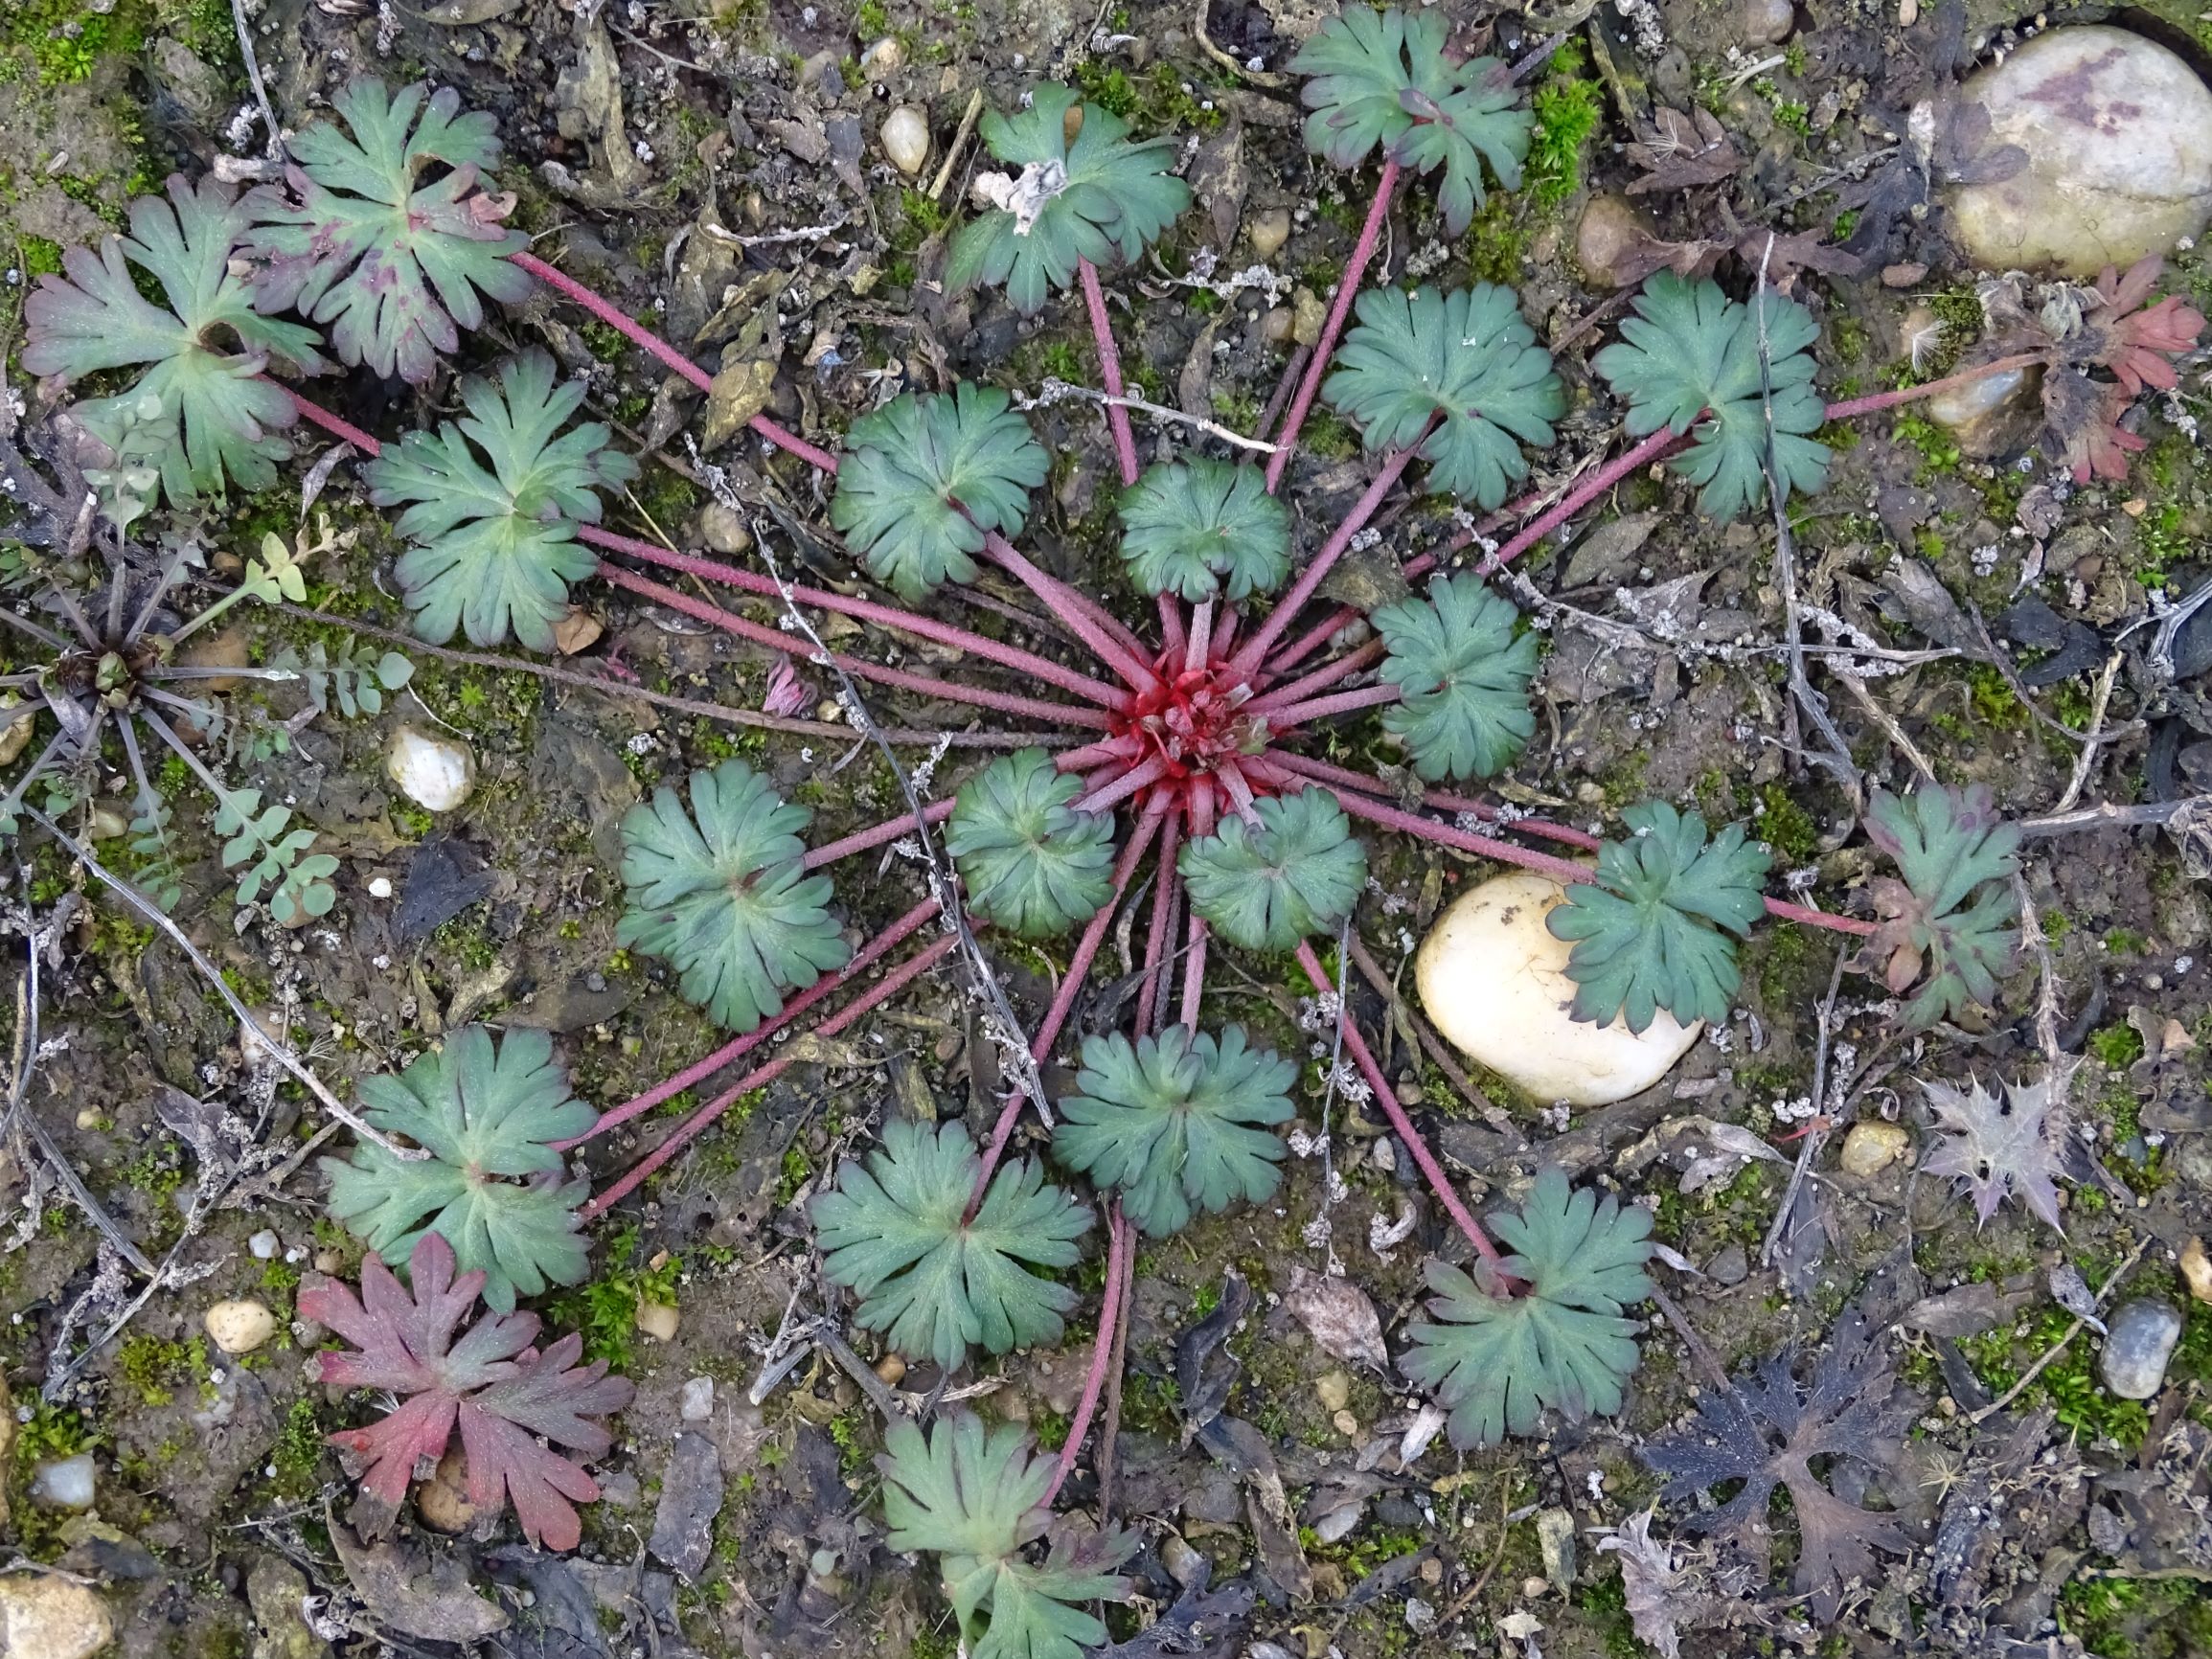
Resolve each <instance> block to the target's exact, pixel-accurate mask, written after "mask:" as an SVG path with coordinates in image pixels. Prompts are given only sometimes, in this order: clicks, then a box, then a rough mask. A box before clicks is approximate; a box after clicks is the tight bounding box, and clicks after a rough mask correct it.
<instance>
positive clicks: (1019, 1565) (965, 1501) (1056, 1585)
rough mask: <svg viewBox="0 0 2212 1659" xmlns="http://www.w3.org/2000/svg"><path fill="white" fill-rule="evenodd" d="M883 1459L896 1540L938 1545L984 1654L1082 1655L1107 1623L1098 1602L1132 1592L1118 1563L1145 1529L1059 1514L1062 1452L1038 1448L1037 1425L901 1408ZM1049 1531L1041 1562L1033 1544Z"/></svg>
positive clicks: (956, 1600)
mask: <svg viewBox="0 0 2212 1659" xmlns="http://www.w3.org/2000/svg"><path fill="white" fill-rule="evenodd" d="M883 1445H884V1451H883V1455H881V1456H880V1457H878V1459H877V1460H876V1466H877V1467H878V1469H879V1470H881V1471H882V1475H883V1517H884V1521H885V1524H886V1526H887V1527H888V1529H889V1532H888V1536H887V1541H888V1542H889V1544H890V1546H891V1548H892V1549H894V1550H899V1551H927V1552H929V1553H931V1554H933V1555H935V1556H936V1557H938V1567H939V1570H940V1572H941V1573H942V1575H943V1579H944V1585H945V1595H946V1600H947V1601H949V1602H951V1603H952V1608H953V1611H954V1613H955V1614H957V1615H958V1617H959V1620H960V1628H961V1636H962V1640H963V1645H964V1646H965V1647H966V1648H967V1649H968V1651H969V1654H970V1655H971V1656H972V1659H1080V1655H1081V1654H1082V1651H1083V1648H1089V1647H1094V1646H1096V1645H1097V1644H1099V1643H1101V1642H1104V1641H1105V1640H1106V1626H1105V1625H1102V1624H1101V1623H1100V1622H1099V1621H1098V1620H1097V1619H1096V1618H1094V1617H1093V1616H1092V1615H1091V1614H1090V1613H1088V1612H1086V1611H1085V1610H1084V1609H1083V1605H1082V1603H1083V1602H1094V1601H1104V1602H1126V1601H1127V1600H1129V1580H1128V1579H1125V1578H1123V1577H1122V1576H1120V1575H1119V1574H1117V1573H1116V1572H1114V1570H1113V1569H1114V1568H1116V1567H1118V1566H1120V1565H1121V1564H1122V1563H1123V1562H1124V1561H1127V1560H1128V1559H1129V1557H1131V1556H1133V1555H1134V1554H1135V1553H1136V1550H1137V1542H1138V1541H1137V1539H1136V1537H1135V1536H1134V1535H1133V1534H1129V1533H1127V1532H1124V1531H1122V1530H1120V1529H1119V1528H1115V1529H1112V1530H1109V1531H1107V1532H1104V1533H1081V1532H1078V1531H1077V1530H1076V1529H1074V1528H1073V1527H1070V1526H1068V1525H1066V1524H1065V1523H1060V1524H1058V1525H1056V1524H1055V1522H1054V1519H1053V1515H1052V1511H1051V1510H1050V1508H1049V1507H1048V1504H1049V1500H1048V1497H1047V1494H1048V1493H1049V1492H1050V1490H1051V1489H1052V1474H1053V1460H1052V1459H1051V1458H1050V1457H1036V1458H1033V1457H1031V1456H1030V1446H1029V1435H1028V1432H1027V1431H1026V1430H1024V1429H1022V1428H1019V1427H1017V1426H1015V1425H1013V1424H1001V1425H999V1426H997V1427H994V1428H986V1427H985V1426H984V1424H983V1422H982V1421H981V1420H980V1419H978V1418H977V1417H976V1416H975V1415H974V1414H973V1413H972V1412H969V1411H966V1410H957V1411H953V1412H951V1413H948V1414H947V1415H946V1416H944V1417H941V1418H939V1419H938V1420H937V1421H936V1422H935V1423H933V1424H932V1425H931V1426H930V1427H929V1428H928V1429H927V1430H926V1431H924V1429H922V1428H920V1427H919V1426H917V1425H916V1424H914V1423H912V1422H909V1421H906V1420H900V1421H897V1422H894V1423H892V1424H891V1425H890V1427H889V1428H888V1429H886V1430H885V1432H884V1436H883ZM1039 1538H1049V1540H1050V1551H1049V1554H1048V1555H1047V1556H1046V1557H1045V1559H1044V1560H1043V1561H1041V1562H1036V1561H1032V1560H1030V1559H1029V1558H1028V1557H1027V1555H1026V1554H1025V1546H1027V1545H1029V1544H1031V1543H1034V1542H1035V1541H1036V1540H1038V1539H1039Z"/></svg>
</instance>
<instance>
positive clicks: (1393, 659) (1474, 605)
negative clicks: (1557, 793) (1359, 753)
mask: <svg viewBox="0 0 2212 1659" xmlns="http://www.w3.org/2000/svg"><path fill="white" fill-rule="evenodd" d="M1519 620H1520V613H1519V612H1518V611H1516V610H1515V609H1514V608H1513V606H1512V604H1510V603H1509V602H1506V601H1505V600H1502V599H1500V598H1499V597H1498V596H1497V595H1496V594H1494V593H1493V592H1491V590H1490V589H1489V588H1487V587H1485V586H1484V585H1483V584H1482V580H1481V579H1480V578H1479V577H1474V576H1446V577H1439V578H1437V579H1436V580H1434V581H1431V582H1430V583H1429V584H1428V597H1427V598H1426V599H1406V600H1401V601H1400V602H1398V603H1396V604H1392V605H1385V606H1383V607H1382V608H1381V609H1380V610H1379V611H1376V612H1375V613H1374V614H1373V615H1372V616H1370V617H1369V618H1368V621H1369V622H1370V623H1371V624H1372V625H1374V628H1375V631H1376V632H1377V633H1379V634H1380V635H1381V636H1382V641H1383V644H1384V645H1386V646H1387V647H1389V649H1390V654H1389V655H1388V656H1387V657H1385V658H1383V660H1382V668H1381V675H1382V677H1383V678H1384V679H1385V680H1388V681H1389V682H1390V683H1391V684H1392V685H1394V686H1396V687H1397V688H1398V689H1399V691H1400V692H1401V693H1403V698H1402V701H1400V702H1397V703H1394V704H1392V705H1391V706H1389V707H1388V708H1385V709H1384V710H1383V711H1382V728H1383V730H1384V731H1386V732H1393V733H1396V734H1397V735H1398V736H1399V737H1401V738H1403V739H1405V747H1406V751H1407V753H1409V754H1410V755H1411V756H1412V757H1413V769H1414V770H1415V771H1416V772H1418V773H1420V774H1421V776H1422V777H1424V778H1427V779H1431V780H1434V779H1438V778H1452V779H1461V778H1488V777H1491V776H1493V775H1494V774H1495V773H1497V772H1501V771H1503V770H1504V769H1505V768H1506V767H1507V766H1509V765H1511V764H1512V763H1513V759H1514V757H1515V756H1516V755H1518V754H1519V753H1520V751H1521V746H1522V745H1523V744H1525V743H1526V742H1527V741H1528V740H1529V738H1530V737H1531V736H1532V735H1533V734H1534V733H1535V731H1536V715H1535V713H1534V711H1532V710H1531V709H1530V708H1529V703H1528V687H1529V681H1530V680H1531V679H1532V678H1534V677H1535V674H1536V664H1537V643H1536V636H1535V635H1534V634H1522V635H1520V636H1519V637H1518V638H1517V639H1516V637H1515V636H1514V625H1515V624H1516V623H1517V622H1518V621H1519Z"/></svg>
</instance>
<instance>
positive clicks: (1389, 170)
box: [1267, 161, 1398, 495]
mask: <svg viewBox="0 0 2212 1659" xmlns="http://www.w3.org/2000/svg"><path fill="white" fill-rule="evenodd" d="M1397 189H1398V163H1397V162H1395V161H1385V162H1384V163H1383V164H1382V176H1381V177H1380V179H1378V180H1377V181H1376V184H1375V200H1374V201H1373V202H1372V203H1371V204H1370V205H1369V206H1368V209H1367V222H1366V223H1365V224H1363V225H1361V226H1360V227H1359V239H1358V240H1357V242H1355V243H1353V244H1352V257H1351V259H1349V260H1347V261H1345V264H1344V280H1343V281H1342V282H1340V283H1338V284H1336V300H1335V303H1334V305H1332V306H1331V307H1329V320H1328V321H1327V322H1325V323H1323V324H1322V325H1321V338H1320V339H1319V340H1318V341H1317V342H1316V343H1315V344H1314V347H1313V355H1312V357H1311V359H1310V360H1309V361H1308V362H1307V364H1306V377H1305V378H1304V379H1303V380H1301V381H1299V382H1298V393H1297V396H1296V397H1295V398H1292V399H1291V400H1290V413H1289V414H1288V415H1287V416H1285V417H1284V419H1283V430H1282V432H1281V433H1280V434H1279V435H1278V436H1277V437H1276V439H1275V442H1276V443H1279V444H1281V445H1282V447H1281V448H1279V449H1277V450H1276V451H1275V453H1274V454H1273V455H1270V456H1269V457H1268V458H1267V493H1268V494H1270V495H1272V494H1274V492H1275V487H1276V486H1277V485H1278V484H1280V483H1282V481H1283V468H1284V467H1286V466H1289V465H1290V450H1291V448H1292V446H1293V445H1294V444H1296V443H1297V442H1298V429H1299V428H1300V427H1301V426H1303V425H1305V424H1306V412H1307V411H1308V410H1309V409H1311V408H1312V407H1313V395H1314V394H1315V393H1316V392H1318V391H1320V389H1321V375H1322V374H1323V372H1324V371H1325V370H1327V369H1328V367H1329V354H1330V353H1331V352H1334V351H1335V350H1336V336H1337V335H1338V334H1340V333H1342V332H1343V331H1344V319H1345V318H1346V317H1348V316H1349V315H1351V313H1352V297H1353V296H1354V295H1355V294H1357V292H1358V291H1359V280H1360V278H1362V277H1364V276H1365V275H1366V274H1367V262H1368V261H1370V260H1372V259H1373V258H1374V257H1375V244H1376V243H1377V242H1378V241H1380V240H1381V239H1382V226H1383V224H1384V223H1385V222H1386V221H1387V220H1388V219H1389V217H1390V197H1391V195H1392V193H1394V192H1395V191H1396V190H1397Z"/></svg>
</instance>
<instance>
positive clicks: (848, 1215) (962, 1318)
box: [810, 1122, 1091, 1371]
mask: <svg viewBox="0 0 2212 1659" xmlns="http://www.w3.org/2000/svg"><path fill="white" fill-rule="evenodd" d="M982 1169H983V1159H982V1156H981V1155H980V1154H979V1153H978V1152H977V1151H976V1149H975V1143H974V1142H973V1141H971V1140H969V1136H968V1130H967V1129H966V1128H965V1127H964V1126H962V1125H960V1124H958V1123H946V1124H943V1125H938V1126H937V1127H936V1128H935V1129H934V1130H932V1128H931V1127H930V1126H929V1125H924V1124H914V1123H906V1122H893V1123H890V1124H887V1125H884V1128H883V1146H882V1148H881V1149H880V1150H878V1151H875V1152H871V1153H870V1154H869V1155H868V1157H867V1158H866V1160H865V1161H863V1160H860V1159H856V1158H847V1159H846V1160H845V1161H844V1162H843V1163H842V1164H841V1165H839V1166H838V1170H837V1185H836V1187H835V1189H834V1190H832V1191H829V1192H824V1193H818V1194H816V1195H815V1197H814V1199H813V1202H812V1204H811V1206H810V1212H811V1215H812V1218H813V1222H814V1239H815V1242H816V1243H817V1244H818V1245H819V1246H820V1247H821V1251H822V1270H823V1272H824V1273H826V1274H828V1275H829V1277H830V1279H831V1281H832V1283H833V1284H842V1285H844V1286H846V1287H847V1288H848V1289H850V1290H851V1291H853V1293H854V1294H855V1295H856V1296H858V1297H859V1298H860V1299H861V1301H860V1310H859V1312H857V1313H856V1314H855V1315H854V1318H855V1322H856V1323H857V1324H858V1325H859V1326H860V1327H861V1329H864V1330H880V1331H882V1332H884V1338H885V1340H886V1341H888V1342H889V1343H890V1344H891V1346H892V1347H893V1348H895V1349H897V1350H898V1351H899V1352H901V1353H904V1354H907V1355H910V1356H912V1357H914V1358H917V1359H920V1358H928V1359H934V1360H935V1361H936V1362H937V1363H938V1364H939V1365H940V1366H942V1367H943V1368H944V1369H945V1370H946V1371H952V1370H954V1369H956V1368H957V1367H958V1366H959V1365H960V1364H961V1363H962V1362H963V1361H964V1360H965V1359H966V1358H967V1356H968V1350H969V1345H971V1344H980V1345H981V1346H982V1347H983V1348H985V1349H986V1350H988V1351H989V1352H992V1353H1005V1352H1009V1351H1010V1350H1013V1349H1015V1348H1020V1347H1027V1346H1030V1345H1033V1344H1039V1343H1043V1344H1049V1343H1055V1342H1058V1341H1059V1340H1060V1332H1061V1330H1062V1329H1064V1326H1063V1323H1062V1321H1063V1317H1064V1316H1065V1315H1066V1314H1067V1312H1068V1311H1069V1310H1070V1309H1071V1308H1073V1307H1075V1301H1076V1298H1075V1292H1074V1291H1072V1290H1070V1289H1068V1288H1067V1287H1066V1286H1065V1285H1063V1284H1053V1283H1052V1282H1051V1281H1050V1280H1047V1279H1039V1278H1038V1277H1037V1275H1035V1274H1034V1273H1032V1272H1030V1271H1029V1270H1028V1268H1027V1267H1025V1266H1023V1265H1022V1263H1024V1262H1032V1263H1035V1264H1036V1265H1038V1266H1040V1267H1068V1266H1072V1265H1073V1264H1074V1262H1075V1261H1076V1258H1077V1256H1078V1255H1079V1254H1080V1252H1079V1251H1078V1250H1077V1248H1076V1244H1075V1240H1076V1239H1080V1238H1081V1237H1083V1234H1084V1233H1085V1232H1086V1231H1088V1230H1089V1227H1090V1223H1091V1214H1090V1211H1089V1210H1088V1209H1086V1208H1085V1207H1084V1206H1083V1205H1081V1204H1078V1203H1076V1202H1074V1201H1073V1200H1071V1199H1070V1198H1069V1197H1068V1195H1067V1194H1066V1193H1063V1192H1062V1191H1060V1188H1058V1187H1053V1186H1048V1185H1046V1184H1045V1180H1044V1170H1043V1168H1042V1166H1040V1165H1038V1164H1037V1163H1035V1162H1033V1161H1031V1160H1030V1159H1027V1158H1015V1159H1009V1160H1007V1161H1006V1162H1004V1163H1003V1164H1001V1165H1000V1166H999V1169H998V1171H997V1173H995V1174H994V1175H993V1176H992V1181H991V1187H990V1190H989V1191H988V1192H986V1193H985V1194H984V1197H983V1204H982V1206H981V1208H979V1209H978V1210H977V1211H976V1213H975V1218H974V1219H973V1220H971V1221H966V1222H964V1221H962V1219H961V1216H962V1215H963V1214H964V1213H965V1212H966V1211H967V1209H968V1200H969V1195H970V1194H971V1193H973V1192H974V1190H975V1178H976V1176H977V1175H978V1174H979V1173H981V1171H982Z"/></svg>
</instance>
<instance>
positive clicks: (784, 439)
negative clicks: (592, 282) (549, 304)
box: [507, 253, 837, 472]
mask: <svg viewBox="0 0 2212 1659" xmlns="http://www.w3.org/2000/svg"><path fill="white" fill-rule="evenodd" d="M507 258H508V261H509V262H510V263H512V264H515V265H519V266H521V267H522V269H524V270H526V271H528V272H529V273H530V274H531V275H532V276H534V277H536V279H537V280H538V281H539V282H541V283H543V284H545V285H546V286H547V287H549V288H551V289H553V290H554V291H555V292H556V293H559V294H562V295H565V296H566V297H567V298H569V299H571V300H574V301H575V302H576V303H577V304H578V305H580V306H582V307H583V308H584V309H585V310H587V311H589V312H590V313H591V314H592V315H593V316H594V317H596V318H598V319H599V320H600V321H601V322H603V323H604V324H605V325H606V326H607V327H608V328H610V329H613V330H617V331H618V332H620V333H621V334H623V335H624V336H626V337H627V339H628V340H629V342H630V343H631V344H632V345H635V346H638V347H641V348H643V349H644V350H645V351H647V352H650V353H651V354H652V355H653V356H655V357H658V358H659V359H660V360H661V361H662V362H663V363H665V364H667V365H668V366H669V367H670V368H671V369H673V370H674V371H675V372H676V373H677V374H678V375H682V376H683V377H684V378H685V379H686V380H689V381H690V382H691V383H692V384H693V385H694V386H696V387H697V388H698V389H699V390H700V391H701V392H710V391H712V390H713V389H714V384H715V377H714V376H713V375H710V374H708V373H707V372H706V371H705V370H704V369H702V368H700V367H699V366H698V365H697V364H696V363H695V362H693V361H692V360H691V359H690V358H689V357H687V356H685V355H684V354H683V353H682V352H679V351H677V350H676V349H675V348H674V347H673V346H672V345H670V344H669V343H668V342H667V341H666V340H663V339H662V338H661V337H660V336H659V335H657V334H655V333H654V332H652V330H650V329H644V328H640V327H639V326H638V325H637V324H636V323H635V322H633V321H632V320H631V319H630V318H628V317H627V316H625V315H624V314H623V313H622V311H621V309H620V308H619V307H614V306H611V305H609V304H607V302H606V301H604V300H603V299H601V298H600V297H599V295H597V294H595V293H593V292H592V291H591V289H589V288H587V287H585V286H584V285H583V284H582V283H580V282H578V281H577V280H576V279H575V278H573V277H571V276H569V275H567V274H566V273H564V272H562V271H560V270H559V269H557V268H556V267H554V266H552V265H549V264H547V263H546V262H545V261H543V260H541V259H539V258H538V257H537V256H536V254H527V253H523V254H509V255H508V256H507ZM746 424H747V425H749V426H751V427H752V429H753V430H754V431H755V432H757V433H759V434H760V435H761V436H762V437H763V438H765V439H766V440H767V441H768V442H769V443H773V444H775V445H776V446H777V447H778V448H780V449H787V450H789V451H790V452H791V453H792V454H793V455H796V456H797V457H798V458H799V459H800V460H802V461H804V462H806V463H807V464H808V465H809V466H818V467H820V468H821V469H822V470H823V471H824V472H834V471H836V470H837V458H836V457H835V456H834V455H832V454H830V453H829V451H827V450H824V449H817V448H816V447H815V446H814V445H813V444H811V443H808V442H807V441H806V440H805V439H804V438H801V437H799V436H798V435H797V434H796V433H792V432H787V431H785V430H784V428H783V427H781V426H779V425H777V424H776V423H775V422H774V421H773V420H769V419H768V418H767V417H766V416H765V415H756V416H754V417H753V418H752V420H749V421H747V422H746Z"/></svg>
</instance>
